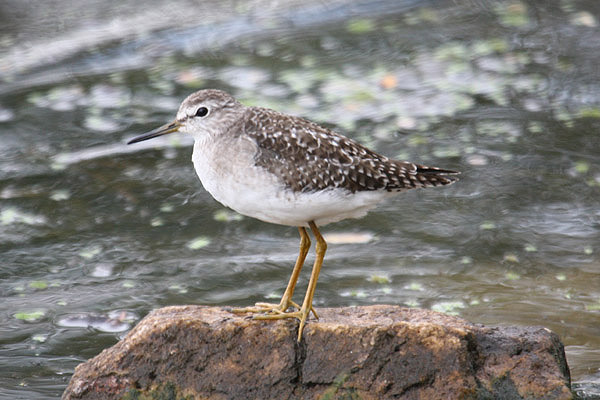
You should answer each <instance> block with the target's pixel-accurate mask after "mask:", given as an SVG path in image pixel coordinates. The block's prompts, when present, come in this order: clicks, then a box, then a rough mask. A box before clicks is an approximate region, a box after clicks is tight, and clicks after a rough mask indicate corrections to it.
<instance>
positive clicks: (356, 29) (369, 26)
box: [346, 18, 375, 33]
mask: <svg viewBox="0 0 600 400" xmlns="http://www.w3.org/2000/svg"><path fill="white" fill-rule="evenodd" d="M346 29H347V30H348V32H351V33H367V32H371V31H373V30H374V29H375V23H374V22H373V20H371V19H366V18H360V19H353V20H350V21H348V23H347V24H346Z"/></svg>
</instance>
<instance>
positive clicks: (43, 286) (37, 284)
mask: <svg viewBox="0 0 600 400" xmlns="http://www.w3.org/2000/svg"><path fill="white" fill-rule="evenodd" d="M28 286H29V287H30V288H32V289H38V290H44V289H46V288H47V287H48V282H46V281H33V282H29V285H28Z"/></svg>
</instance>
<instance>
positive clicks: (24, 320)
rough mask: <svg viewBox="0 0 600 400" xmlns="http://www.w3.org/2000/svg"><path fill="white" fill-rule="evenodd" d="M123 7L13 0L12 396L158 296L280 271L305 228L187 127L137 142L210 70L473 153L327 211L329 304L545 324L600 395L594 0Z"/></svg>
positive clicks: (50, 379) (344, 124)
mask: <svg viewBox="0 0 600 400" xmlns="http://www.w3.org/2000/svg"><path fill="white" fill-rule="evenodd" d="M113 7H114V6H109V5H108V3H106V4H105V2H95V1H87V2H80V3H78V4H77V5H74V4H71V3H70V2H69V3H68V8H67V4H66V3H64V2H63V1H61V0H55V1H53V2H48V5H47V7H45V8H39V7H33V8H30V6H29V5H28V3H21V2H16V1H12V2H11V1H9V2H8V3H7V5H6V6H5V9H3V10H2V11H3V12H2V13H1V14H0V15H2V17H0V19H1V20H0V26H3V30H2V32H0V43H2V45H1V47H0V51H1V56H0V135H1V136H0V155H1V156H0V254H1V257H0V293H1V296H2V299H3V301H2V304H1V305H0V343H1V344H2V347H1V350H0V381H1V382H2V384H1V385H0V398H3V399H4V398H5V399H46V398H57V397H59V396H60V394H61V393H62V391H63V390H64V388H65V387H66V384H67V382H68V380H69V378H70V376H71V374H72V372H73V369H74V367H75V366H76V365H77V364H79V363H80V362H82V361H84V360H86V359H88V358H90V357H93V356H94V355H96V354H98V353H99V352H100V351H101V350H102V349H104V348H106V347H108V346H110V345H112V344H114V343H115V342H116V341H117V340H118V339H119V338H121V337H122V336H123V335H124V334H125V333H126V331H127V330H128V329H129V328H130V327H131V326H133V325H134V324H135V323H136V322H137V321H138V320H139V319H140V318H142V317H143V316H144V315H146V314H147V313H148V312H149V311H150V310H152V309H154V308H157V307H162V306H166V305H173V304H209V305H239V306H244V305H249V304H253V303H254V302H256V301H264V300H265V299H277V298H278V297H279V296H280V295H281V294H282V293H283V290H284V288H285V284H286V283H287V279H288V277H289V274H290V273H291V267H292V265H293V260H294V258H295V256H296V251H297V246H298V237H297V231H296V230H295V229H294V228H288V227H281V226H275V225H269V224H266V223H262V222H259V221H255V220H252V219H250V218H242V217H241V216H239V215H237V214H235V213H233V212H231V211H229V210H227V209H225V208H224V207H222V206H221V205H219V204H218V203H216V202H215V201H214V200H212V198H211V197H210V195H208V194H207V193H206V192H205V191H204V190H203V189H202V187H201V185H200V183H199V182H198V180H197V178H196V177H195V174H194V172H193V168H192V165H191V163H190V155H191V148H190V147H189V143H190V140H189V138H186V137H184V136H183V135H179V136H177V135H172V136H171V137H168V138H165V139H164V140H162V141H161V140H159V139H157V140H153V141H150V142H144V143H140V144H138V145H135V146H126V145H125V144H124V143H125V141H126V140H127V139H129V138H131V137H133V136H135V135H137V134H139V133H142V132H144V131H146V130H148V129H151V128H154V127H156V126H158V125H160V124H162V123H165V122H168V121H169V120H170V118H172V117H173V116H174V114H175V111H176V109H177V107H178V105H179V102H180V101H181V100H182V99H183V98H184V97H185V96H186V95H187V94H189V93H190V92H192V91H194V90H196V89H199V88H207V87H215V88H220V89H225V90H228V91H230V92H231V93H232V94H234V95H235V96H236V97H238V98H239V99H240V100H242V101H243V102H245V103H246V104H260V105H264V106H270V107H273V108H276V109H278V110H281V111H285V112H289V113H293V114H296V115H301V116H304V117H308V118H310V119H313V120H315V121H318V122H320V123H323V124H326V125H328V126H331V127H334V128H336V129H338V130H340V131H342V132H344V133H346V134H347V135H348V136H351V137H353V138H355V139H357V140H359V141H361V142H362V143H364V144H367V145H368V146H370V147H373V148H375V149H377V150H379V151H380V152H382V153H384V154H386V155H388V156H393V157H398V158H402V159H409V160H412V161H418V162H422V163H426V164H430V165H437V166H441V167H445V168H452V169H458V170H460V171H462V176H461V181H460V182H458V183H457V184H456V185H453V186H451V187H448V188H438V189H428V190H422V191H415V192H412V193H410V192H409V193H405V194H403V195H401V196H399V197H398V198H396V199H394V200H393V201H390V202H388V203H385V204H384V205H382V206H381V207H379V208H377V209H376V210H375V211H373V212H372V213H370V214H369V216H368V217H367V218H363V219H361V220H351V221H343V222H340V223H337V224H333V225H330V226H327V227H325V228H324V229H323V231H324V233H328V234H330V235H331V234H337V236H336V237H331V239H330V243H331V244H330V246H329V250H328V254H327V257H326V260H325V266H324V269H323V271H322V274H321V277H320V281H319V285H318V287H317V293H316V298H315V303H316V306H317V307H319V306H325V305H327V306H348V305H354V304H357V305H358V304H375V303H387V304H400V305H408V306H414V307H425V308H432V309H435V310H439V311H443V312H449V313H453V314H457V315H460V316H462V317H464V318H466V319H468V320H470V321H473V322H480V323H486V324H495V325H543V326H545V327H548V328H550V329H552V330H553V331H555V332H557V333H558V334H559V335H560V336H561V338H562V340H563V341H564V343H565V345H566V350H567V357H568V360H569V365H570V367H571V373H572V377H573V381H574V387H575V389H576V391H577V392H578V393H579V394H580V395H581V396H582V397H586V398H598V397H600V370H599V368H600V257H599V254H600V246H599V245H598V243H600V240H599V239H600V202H599V198H600V162H599V161H600V135H598V130H599V129H600V102H599V96H598V93H600V90H599V89H600V88H599V83H598V82H600V79H599V78H600V71H599V70H598V67H597V66H598V65H600V59H599V58H600V41H599V40H597V39H598V37H599V36H598V35H599V34H600V30H599V27H598V24H599V22H600V21H599V19H598V15H599V11H600V10H598V6H597V4H596V2H594V1H567V0H565V1H551V2H548V1H543V2H542V1H527V2H487V1H471V2H465V4H463V5H457V4H455V2H450V1H431V2H411V1H404V2H398V1H364V2H348V3H345V2H343V1H338V2H332V3H329V5H328V6H323V5H322V4H321V3H320V2H314V3H312V2H308V3H307V2H297V3H291V4H290V3H287V4H286V5H285V6H283V5H281V4H277V2H274V3H269V2H266V1H257V2H250V3H241V2H240V3H238V2H230V3H225V2H215V3H214V4H204V5H200V6H198V4H195V3H194V5H193V6H192V4H189V3H188V2H187V1H183V0H180V1H177V2H166V1H159V0H155V1H153V2H152V3H151V4H149V3H148V2H144V3H143V6H142V3H140V2H138V1H135V0H130V1H129V2H122V4H120V5H119V7H118V8H113ZM353 242H358V243H353ZM308 261H309V262H310V256H309V260H308ZM308 273H309V271H308V269H307V271H304V273H303V275H302V276H301V281H300V283H299V285H300V286H299V288H298V291H297V292H298V296H300V294H301V293H302V291H303V289H304V287H305V285H306V281H307V278H308V276H307V274H308ZM271 301H274V300H271Z"/></svg>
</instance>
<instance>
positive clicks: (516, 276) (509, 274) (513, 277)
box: [504, 271, 521, 281]
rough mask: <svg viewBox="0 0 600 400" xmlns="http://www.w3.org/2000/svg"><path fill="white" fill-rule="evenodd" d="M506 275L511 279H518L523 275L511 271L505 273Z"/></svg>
mask: <svg viewBox="0 0 600 400" xmlns="http://www.w3.org/2000/svg"><path fill="white" fill-rule="evenodd" d="M504 277H505V278H506V279H508V280H510V281H516V280H517V279H520V278H521V275H519V274H517V273H516V272H511V271H509V272H507V273H506V274H504Z"/></svg>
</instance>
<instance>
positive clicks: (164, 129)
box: [127, 121, 181, 144]
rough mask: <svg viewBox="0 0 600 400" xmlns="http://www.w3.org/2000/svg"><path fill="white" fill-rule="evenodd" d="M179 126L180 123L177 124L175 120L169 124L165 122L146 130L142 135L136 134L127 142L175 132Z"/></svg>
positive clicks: (131, 142)
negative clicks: (148, 130)
mask: <svg viewBox="0 0 600 400" xmlns="http://www.w3.org/2000/svg"><path fill="white" fill-rule="evenodd" d="M180 127H181V124H179V122H177V121H175V122H172V123H170V124H166V125H163V126H161V127H158V128H156V129H153V130H151V131H150V132H146V133H144V134H143V135H140V136H136V137H134V138H133V139H131V140H130V141H129V142H127V144H133V143H137V142H141V141H143V140H148V139H152V138H155V137H157V136H162V135H166V134H167V133H172V132H177V131H178V130H179V128H180Z"/></svg>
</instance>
